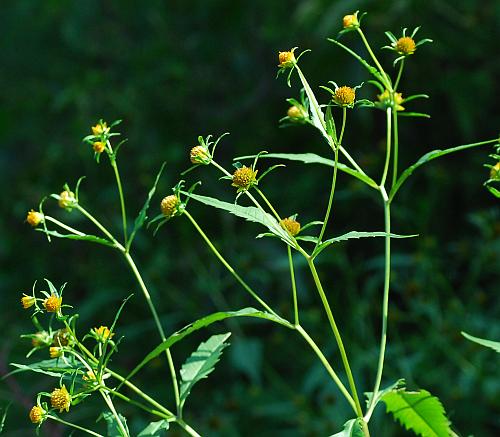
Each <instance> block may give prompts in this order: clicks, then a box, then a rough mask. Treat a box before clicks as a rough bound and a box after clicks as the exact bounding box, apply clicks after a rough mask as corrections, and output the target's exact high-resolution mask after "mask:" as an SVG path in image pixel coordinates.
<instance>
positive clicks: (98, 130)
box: [92, 121, 109, 136]
mask: <svg viewBox="0 0 500 437" xmlns="http://www.w3.org/2000/svg"><path fill="white" fill-rule="evenodd" d="M108 132H109V127H108V125H107V124H106V122H105V121H103V122H102V123H97V124H96V125H95V126H92V133H93V134H94V135H95V136H99V135H102V134H107V133H108Z"/></svg>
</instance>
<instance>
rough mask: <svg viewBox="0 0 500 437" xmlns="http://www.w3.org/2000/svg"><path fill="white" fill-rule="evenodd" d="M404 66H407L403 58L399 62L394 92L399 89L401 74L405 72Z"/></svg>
mask: <svg viewBox="0 0 500 437" xmlns="http://www.w3.org/2000/svg"><path fill="white" fill-rule="evenodd" d="M404 66H405V60H404V58H403V59H402V60H401V62H400V63H399V71H398V76H397V77H396V82H394V92H396V90H397V89H398V85H399V81H400V80H401V75H402V74H403V68H404Z"/></svg>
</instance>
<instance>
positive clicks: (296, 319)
mask: <svg viewBox="0 0 500 437" xmlns="http://www.w3.org/2000/svg"><path fill="white" fill-rule="evenodd" d="M286 249H287V251H288V266H289V268H290V279H291V281H292V297H293V314H294V323H295V326H297V325H298V324H299V304H298V299H297V284H296V283H295V272H294V269H293V258H292V248H291V247H290V246H289V245H288V244H287V245H286Z"/></svg>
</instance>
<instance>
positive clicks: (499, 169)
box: [490, 161, 500, 181]
mask: <svg viewBox="0 0 500 437" xmlns="http://www.w3.org/2000/svg"><path fill="white" fill-rule="evenodd" d="M490 179H494V180H496V181H497V180H499V179H500V161H498V162H497V163H496V164H495V165H494V166H493V167H491V170H490Z"/></svg>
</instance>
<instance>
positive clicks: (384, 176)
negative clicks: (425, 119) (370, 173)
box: [380, 108, 392, 187]
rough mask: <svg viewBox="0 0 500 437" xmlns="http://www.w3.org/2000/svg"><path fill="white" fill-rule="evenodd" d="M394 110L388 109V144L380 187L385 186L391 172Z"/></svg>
mask: <svg viewBox="0 0 500 437" xmlns="http://www.w3.org/2000/svg"><path fill="white" fill-rule="evenodd" d="M391 113H392V108H387V110H386V120H387V142H386V151H385V165H384V172H383V174H382V179H381V181H380V186H381V187H383V186H384V185H385V180H386V179H387V172H388V171H389V162H390V160H391V137H392V126H391V122H392V114H391Z"/></svg>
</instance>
